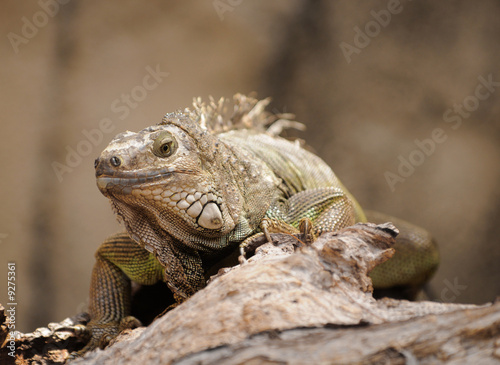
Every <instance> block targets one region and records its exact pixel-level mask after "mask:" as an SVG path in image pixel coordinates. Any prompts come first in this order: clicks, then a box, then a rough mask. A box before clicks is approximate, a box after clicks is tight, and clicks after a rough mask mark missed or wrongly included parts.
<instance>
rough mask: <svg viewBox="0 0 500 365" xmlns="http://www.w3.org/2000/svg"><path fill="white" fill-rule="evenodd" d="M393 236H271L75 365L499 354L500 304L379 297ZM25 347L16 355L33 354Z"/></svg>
mask: <svg viewBox="0 0 500 365" xmlns="http://www.w3.org/2000/svg"><path fill="white" fill-rule="evenodd" d="M395 234H396V233H395V228H394V227H393V226H391V225H389V224H386V225H379V226H375V225H372V224H358V225H355V226H353V227H350V228H346V229H344V230H342V231H339V232H337V233H327V234H324V235H322V236H321V237H320V238H319V239H318V240H317V241H316V242H314V243H313V244H312V245H311V246H304V245H303V244H301V243H300V241H299V240H298V239H299V238H300V237H295V236H291V235H278V234H276V235H272V238H273V240H275V241H277V242H279V243H275V244H271V243H267V244H265V245H263V246H261V247H259V248H257V250H256V254H255V256H253V257H251V258H250V259H249V260H248V261H247V262H245V263H243V264H242V265H238V266H235V267H233V268H229V269H223V270H220V272H219V273H218V274H217V275H215V277H213V278H212V280H211V281H210V282H209V284H208V285H207V287H206V288H205V289H203V290H201V291H199V292H198V293H196V294H195V295H194V296H192V297H191V298H190V299H189V300H187V301H186V302H184V303H183V304H182V305H180V306H178V307H176V308H175V309H174V310H172V311H170V312H168V313H167V314H166V315H164V316H163V317H162V318H160V319H159V320H157V321H155V322H154V323H153V324H152V325H150V326H149V327H147V328H139V329H136V330H133V331H128V332H127V334H125V335H124V336H120V337H119V338H118V339H117V340H116V343H115V344H114V345H112V346H110V347H108V348H107V349H106V350H104V351H101V350H99V351H96V352H92V353H90V354H87V355H86V356H85V357H84V358H83V359H79V360H77V361H75V364H115V363H117V362H119V363H120V364H137V363H141V362H142V363H148V364H149V363H162V364H169V363H174V362H176V361H179V363H182V364H192V363H197V364H198V363H206V364H233V363H296V364H301V363H314V364H317V363H352V364H355V363H386V362H387V363H396V364H397V363H408V364H410V363H415V362H417V361H418V362H428V363H432V362H435V361H449V362H453V361H458V360H464V359H465V360H467V361H468V360H474V361H476V360H477V361H479V360H481V361H487V360H490V361H494V359H497V360H499V361H500V350H499V347H500V340H499V334H500V303H499V304H495V305H493V306H492V305H488V306H483V307H478V306H473V305H459V304H443V303H434V302H408V301H399V300H390V299H383V300H378V301H377V300H375V299H374V298H373V297H372V287H371V281H370V279H369V278H368V276H367V274H368V272H369V271H370V270H371V269H372V268H373V267H374V266H375V265H377V264H379V263H381V262H383V261H385V260H387V259H388V258H389V257H390V256H391V255H392V251H393V250H392V248H390V247H391V245H392V244H393V242H394V237H395ZM52 327H53V328H54V325H53V326H52ZM62 333H65V332H59V335H61V334H62ZM46 335H47V336H48V337H46V339H48V338H52V341H55V340H54V338H53V337H51V336H54V335H53V333H52V334H51V331H48V332H46ZM66 335H67V336H70V337H73V336H72V334H71V333H69V332H66ZM25 336H28V335H25ZM25 339H27V337H25ZM60 341H63V340H60ZM25 343H26V344H27V343H29V341H28V342H25ZM59 343H60V342H59ZM68 344H69V343H68ZM72 345H73V346H74V345H75V343H73V344H72ZM73 349H74V348H72V349H69V350H73ZM209 349H211V350H210V351H207V350H209ZM27 351H28V349H26V350H25V352H24V353H20V354H19V358H20V359H22V358H24V359H26V360H28V357H26V356H25V354H27V353H28V352H27ZM67 353H68V352H67V350H63V351H59V353H58V355H60V357H59V358H57V359H55V354H56V353H55V352H54V351H52V352H51V356H52V360H59V359H60V358H64V357H65V356H66V355H67ZM47 354H48V353H47ZM23 356H24V357H23ZM46 363H50V362H46Z"/></svg>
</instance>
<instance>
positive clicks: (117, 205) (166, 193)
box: [95, 113, 240, 247]
mask: <svg viewBox="0 0 500 365" xmlns="http://www.w3.org/2000/svg"><path fill="white" fill-rule="evenodd" d="M224 147H225V146H223V144H221V143H220V141H219V140H218V139H217V138H216V137H215V136H214V135H212V134H210V133H208V132H207V131H205V130H203V128H201V127H200V126H199V125H198V124H197V123H195V122H193V121H192V120H191V119H190V118H189V116H188V115H186V114H183V113H172V114H167V116H166V117H165V118H164V120H163V122H162V123H161V124H160V125H155V126H152V127H149V128H146V129H143V130H142V131H140V132H138V133H133V132H124V133H121V134H118V135H117V136H116V137H115V138H114V139H113V140H112V141H111V142H110V144H109V145H108V146H107V147H106V149H105V150H104V151H103V152H102V153H101V155H100V157H99V158H97V159H96V161H95V168H96V178H97V186H98V187H99V189H100V191H101V192H102V193H103V194H104V195H105V196H106V197H108V198H109V199H110V200H111V203H112V206H113V208H114V210H115V212H116V213H117V215H118V216H119V217H120V218H121V220H122V221H123V223H124V224H125V226H126V228H127V230H128V232H129V233H130V235H131V237H132V238H133V239H134V240H136V241H138V242H139V243H142V244H144V245H146V247H147V246H148V245H153V246H154V242H149V241H151V240H152V241H155V240H156V241H158V237H155V236H157V235H158V234H159V233H158V232H168V234H169V235H171V236H173V237H174V238H177V239H179V240H181V241H184V242H187V241H193V237H194V236H198V237H220V236H222V235H225V234H227V233H228V232H229V231H231V230H232V229H233V228H234V227H235V225H236V223H235V222H236V221H237V219H238V214H239V209H240V205H239V204H237V202H238V201H239V197H238V189H237V188H236V187H235V186H234V184H232V183H231V181H228V179H225V176H226V175H225V174H220V173H219V174H217V173H214V171H213V169H214V166H215V165H217V161H219V160H220V159H221V158H223V155H224V153H227V150H226V149H225V148H224ZM202 241H203V242H205V241H207V240H202ZM207 242H208V241H207Z"/></svg>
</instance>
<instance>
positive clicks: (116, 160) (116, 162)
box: [109, 156, 122, 167]
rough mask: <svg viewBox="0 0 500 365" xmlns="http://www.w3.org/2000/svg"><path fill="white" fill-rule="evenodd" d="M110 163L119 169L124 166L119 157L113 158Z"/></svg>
mask: <svg viewBox="0 0 500 365" xmlns="http://www.w3.org/2000/svg"><path fill="white" fill-rule="evenodd" d="M109 163H110V164H111V165H113V166H114V167H118V166H120V165H121V164H122V162H121V160H120V159H119V158H118V157H116V156H113V157H111V158H110V159H109Z"/></svg>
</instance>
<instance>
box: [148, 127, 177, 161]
mask: <svg viewBox="0 0 500 365" xmlns="http://www.w3.org/2000/svg"><path fill="white" fill-rule="evenodd" d="M176 150H177V141H176V140H175V138H174V136H172V134H171V133H170V132H166V131H165V132H162V133H160V134H159V135H158V137H156V139H155V140H154V142H153V153H154V154H155V156H158V157H168V156H171V155H172V154H173V153H174V152H175V151H176Z"/></svg>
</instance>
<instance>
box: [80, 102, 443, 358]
mask: <svg viewBox="0 0 500 365" xmlns="http://www.w3.org/2000/svg"><path fill="white" fill-rule="evenodd" d="M267 103H268V100H261V101H258V100H255V99H253V98H251V97H246V96H243V95H239V94H238V95H235V97H234V104H233V105H230V110H231V111H232V114H231V115H227V109H226V108H227V103H226V101H224V100H222V99H221V101H219V102H218V103H215V102H214V101H212V102H211V103H209V104H204V103H202V102H201V101H200V100H199V99H198V100H195V103H194V110H192V111H191V110H188V109H186V110H184V111H182V112H176V113H169V114H167V115H166V116H165V117H164V118H163V121H162V122H161V123H160V124H159V125H156V126H152V127H149V128H146V129H144V130H142V131H140V132H138V133H132V132H125V133H122V134H119V135H118V136H116V137H115V139H113V141H111V143H110V144H109V146H108V147H107V148H106V149H105V150H104V151H103V152H102V154H101V156H100V157H99V158H98V159H97V160H96V177H97V185H98V187H99V189H100V190H101V192H102V193H103V194H104V195H105V196H106V197H108V198H109V199H110V201H111V204H112V207H113V209H114V210H115V213H116V214H117V215H118V217H119V219H120V220H121V221H122V223H123V225H124V226H125V228H126V233H121V234H117V235H115V236H112V237H111V238H109V239H108V240H106V241H105V242H104V243H103V244H102V246H101V247H100V248H99V250H98V251H97V253H96V264H95V266H94V269H93V272H92V280H91V285H90V306H89V314H90V317H91V321H90V322H89V324H88V326H87V329H88V331H90V333H91V340H90V342H89V343H88V344H87V346H86V347H85V348H84V349H83V350H81V351H80V352H78V353H75V354H73V356H75V357H76V356H80V355H82V354H83V353H85V352H86V351H88V350H91V349H94V348H96V347H104V346H105V345H106V344H107V343H108V342H109V340H111V339H112V338H114V337H116V336H117V334H118V333H119V332H120V331H121V330H123V329H124V328H129V327H134V326H137V325H138V321H137V320H135V319H134V318H133V317H130V295H131V294H130V291H131V289H130V287H131V281H134V282H137V283H139V284H142V285H151V284H154V283H156V282H158V281H161V280H162V281H164V282H165V283H166V284H167V285H168V287H169V288H170V290H171V291H172V292H173V293H174V297H175V299H176V300H177V302H178V303H181V302H182V301H184V300H186V299H187V298H189V296H191V295H193V294H194V293H195V292H196V291H198V290H200V289H201V288H203V287H204V286H205V274H206V262H207V261H208V260H212V261H213V260H214V259H218V258H222V257H220V256H223V255H225V253H226V252H227V249H228V248H230V247H237V246H238V245H239V244H241V243H242V242H243V241H244V240H245V239H248V238H249V237H252V236H253V235H255V234H258V233H259V232H260V230H261V229H260V228H261V222H262V221H263V220H264V219H266V220H270V221H275V222H279V223H282V225H285V226H287V225H288V226H290V227H295V228H298V227H299V224H300V222H301V220H302V219H303V218H309V219H310V220H311V221H312V222H313V228H312V229H313V231H314V232H313V233H314V234H315V235H319V234H321V232H324V231H335V230H338V229H340V228H343V227H346V226H350V225H352V224H354V223H356V222H364V221H366V220H367V218H366V216H365V213H364V212H363V210H362V209H361V207H360V206H359V204H358V203H357V202H356V200H355V199H354V197H353V196H352V195H351V194H350V193H349V192H348V191H347V189H346V188H345V187H344V186H343V185H342V184H341V182H340V181H339V180H338V179H337V177H336V176H335V174H334V173H333V171H332V170H331V169H330V167H329V166H327V165H326V164H325V162H323V161H322V160H321V159H320V158H319V157H317V156H316V155H314V154H312V153H310V152H308V151H307V150H305V149H304V148H302V147H301V146H300V145H299V144H298V143H296V142H290V141H288V140H285V139H283V138H280V137H279V136H278V134H279V132H280V131H281V128H280V126H284V127H289V126H293V125H294V122H290V121H288V120H282V119H280V120H278V121H276V119H278V118H277V117H275V116H273V115H271V114H270V113H267V112H265V111H264V108H265V106H266V105H267ZM273 122H275V123H274V124H272V123H273ZM295 123H296V122H295ZM267 125H271V128H269V129H268V130H267V131H266V129H265V128H266V126H267ZM276 126H277V127H276ZM275 127H276V128H275ZM368 219H369V220H370V221H375V222H377V221H380V222H382V221H393V222H394V223H396V225H397V226H398V228H399V229H400V231H401V233H400V236H399V238H398V242H397V244H396V251H397V252H396V255H395V256H394V257H393V258H392V259H391V260H389V261H388V262H386V263H384V264H382V265H380V266H379V267H377V268H376V269H375V270H374V271H373V272H372V279H373V282H374V286H375V287H379V288H388V287H393V286H400V285H408V286H412V287H418V286H420V285H422V284H423V283H424V282H425V281H426V280H428V278H429V277H430V276H431V274H432V273H433V272H434V270H435V269H436V266H437V264H438V256H437V248H436V245H435V243H434V241H433V240H432V238H431V237H430V235H429V234H428V233H427V232H426V231H425V230H423V229H421V228H418V227H415V226H413V225H411V224H409V223H406V222H403V221H399V220H396V221H395V220H394V219H393V218H388V217H387V216H383V215H380V214H378V213H369V214H368ZM295 228H294V229H295ZM251 239H252V238H250V240H251ZM245 242H248V240H247V241H245Z"/></svg>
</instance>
